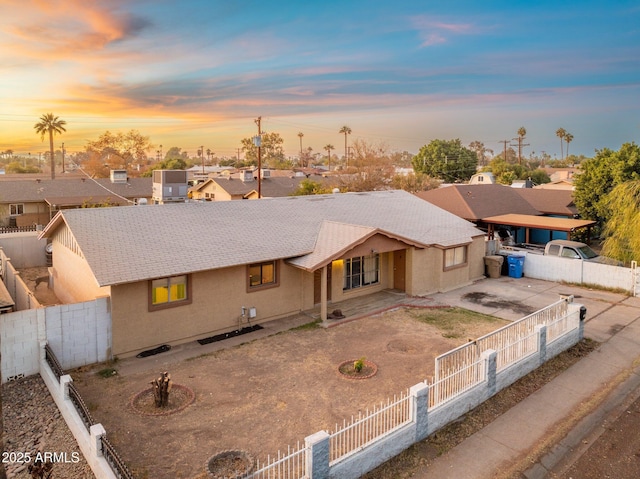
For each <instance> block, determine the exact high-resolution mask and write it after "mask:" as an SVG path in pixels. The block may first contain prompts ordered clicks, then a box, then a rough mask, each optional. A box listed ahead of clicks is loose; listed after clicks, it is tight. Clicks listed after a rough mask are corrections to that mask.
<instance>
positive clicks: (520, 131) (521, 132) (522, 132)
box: [518, 126, 527, 165]
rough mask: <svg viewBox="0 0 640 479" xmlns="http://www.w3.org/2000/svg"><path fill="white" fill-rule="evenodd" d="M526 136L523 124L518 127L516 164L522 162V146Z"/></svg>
mask: <svg viewBox="0 0 640 479" xmlns="http://www.w3.org/2000/svg"><path fill="white" fill-rule="evenodd" d="M525 136H527V129H526V128H525V127H524V126H521V127H520V128H518V164H519V165H521V164H522V147H523V144H522V142H523V140H524V137H525Z"/></svg>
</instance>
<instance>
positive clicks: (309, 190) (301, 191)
mask: <svg viewBox="0 0 640 479" xmlns="http://www.w3.org/2000/svg"><path fill="white" fill-rule="evenodd" d="M332 191H333V188H332V187H330V186H327V185H323V184H322V183H320V182H318V181H313V180H310V179H308V178H307V179H306V180H302V181H301V182H300V185H299V186H298V189H297V190H295V191H294V192H293V193H291V195H290V196H308V195H324V194H327V193H331V192H332Z"/></svg>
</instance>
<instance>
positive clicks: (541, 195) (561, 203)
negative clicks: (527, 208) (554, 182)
mask: <svg viewBox="0 0 640 479" xmlns="http://www.w3.org/2000/svg"><path fill="white" fill-rule="evenodd" d="M516 192H517V193H518V194H519V195H520V196H522V197H523V198H524V199H525V200H526V201H527V202H528V203H529V204H530V205H531V206H533V207H534V208H535V209H537V210H538V211H541V212H542V213H544V214H546V215H563V216H573V215H575V214H577V213H578V208H576V206H575V205H574V203H573V191H571V190H553V189H535V188H522V189H518V190H516Z"/></svg>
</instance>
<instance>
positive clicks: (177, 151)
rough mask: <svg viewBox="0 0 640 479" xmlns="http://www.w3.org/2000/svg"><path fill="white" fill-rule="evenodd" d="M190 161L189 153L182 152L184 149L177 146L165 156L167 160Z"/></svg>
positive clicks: (170, 149)
mask: <svg viewBox="0 0 640 479" xmlns="http://www.w3.org/2000/svg"><path fill="white" fill-rule="evenodd" d="M178 158H179V159H182V160H188V159H189V153H187V152H186V151H182V148H178V147H177V146H172V147H171V148H169V149H168V150H167V153H166V154H165V155H164V159H165V160H175V159H178Z"/></svg>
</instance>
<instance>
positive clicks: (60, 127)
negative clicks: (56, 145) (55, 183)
mask: <svg viewBox="0 0 640 479" xmlns="http://www.w3.org/2000/svg"><path fill="white" fill-rule="evenodd" d="M66 124H67V122H66V121H64V120H61V119H60V118H58V117H57V116H55V115H54V114H53V113H45V114H44V115H42V116H41V117H40V121H39V122H38V123H36V124H35V125H33V128H35V130H36V133H38V134H39V135H40V139H41V140H42V141H44V135H45V134H47V133H48V134H49V152H50V155H51V156H50V158H51V179H52V180H54V179H55V178H56V164H55V156H54V153H53V135H60V134H62V132H63V131H67V130H66V129H65V127H64V125H66Z"/></svg>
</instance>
